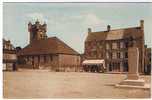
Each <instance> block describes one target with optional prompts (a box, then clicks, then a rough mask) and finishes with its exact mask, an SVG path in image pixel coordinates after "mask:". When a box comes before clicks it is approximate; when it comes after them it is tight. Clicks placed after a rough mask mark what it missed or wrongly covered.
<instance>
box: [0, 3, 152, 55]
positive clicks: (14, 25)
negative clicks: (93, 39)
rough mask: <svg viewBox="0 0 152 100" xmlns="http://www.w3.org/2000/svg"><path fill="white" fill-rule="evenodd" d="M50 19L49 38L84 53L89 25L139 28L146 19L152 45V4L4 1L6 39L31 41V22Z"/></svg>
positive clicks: (21, 42)
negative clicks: (56, 38)
mask: <svg viewBox="0 0 152 100" xmlns="http://www.w3.org/2000/svg"><path fill="white" fill-rule="evenodd" d="M37 19H38V20H39V21H40V23H42V24H43V23H44V22H46V24H47V35H48V37H52V36H56V37H58V38H59V39H61V40H62V41H64V42H65V43H66V44H67V45H69V46H71V47H72V48H73V49H75V50H76V51H78V52H79V53H83V52H84V41H85V39H86V36H87V34H88V33H87V30H88V28H91V29H92V31H104V30H106V28H107V25H111V29H120V28H127V27H136V26H139V25H140V20H141V19H143V20H144V31H145V44H147V45H148V47H152V3H4V4H3V38H5V39H6V40H8V39H9V40H11V42H12V44H13V45H14V46H15V47H16V46H21V47H22V48H23V47H25V46H26V45H27V44H28V43H29V33H28V28H27V25H28V22H29V21H31V22H32V23H35V21H36V20H37Z"/></svg>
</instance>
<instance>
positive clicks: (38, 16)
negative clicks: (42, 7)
mask: <svg viewBox="0 0 152 100" xmlns="http://www.w3.org/2000/svg"><path fill="white" fill-rule="evenodd" d="M26 17H27V18H28V19H29V20H32V21H36V20H37V19H38V20H39V21H40V22H44V21H45V22H47V21H48V19H47V18H46V17H45V16H44V15H43V14H42V13H38V12H34V13H29V14H27V15H26Z"/></svg>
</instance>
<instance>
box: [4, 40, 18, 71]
mask: <svg viewBox="0 0 152 100" xmlns="http://www.w3.org/2000/svg"><path fill="white" fill-rule="evenodd" d="M16 62H17V55H16V51H15V48H14V47H13V45H12V44H11V42H10V40H8V41H7V40H5V39H3V70H9V71H12V70H17V68H16Z"/></svg>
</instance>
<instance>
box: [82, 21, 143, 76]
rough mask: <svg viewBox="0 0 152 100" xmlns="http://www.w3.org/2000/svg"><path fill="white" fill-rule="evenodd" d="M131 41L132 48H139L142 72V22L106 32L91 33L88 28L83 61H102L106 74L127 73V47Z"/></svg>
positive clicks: (109, 28) (108, 28) (109, 29)
mask: <svg viewBox="0 0 152 100" xmlns="http://www.w3.org/2000/svg"><path fill="white" fill-rule="evenodd" d="M130 39H133V43H134V46H136V47H138V48H139V72H140V73H142V72H143V71H144V21H143V20H141V21H140V26H137V27H130V28H124V29H114V30H111V26H110V25H108V26H107V30H106V31H99V32H92V31H91V29H90V28H88V36H87V38H86V40H85V52H84V56H85V59H103V60H105V66H106V70H107V72H127V71H128V45H129V42H130V41H131V40H130Z"/></svg>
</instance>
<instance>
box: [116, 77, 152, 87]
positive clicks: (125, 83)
mask: <svg viewBox="0 0 152 100" xmlns="http://www.w3.org/2000/svg"><path fill="white" fill-rule="evenodd" d="M115 86H116V87H122V88H140V89H150V85H149V84H145V81H144V80H143V79H137V80H130V79H126V80H123V81H122V82H120V83H118V84H116V85H115Z"/></svg>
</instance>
